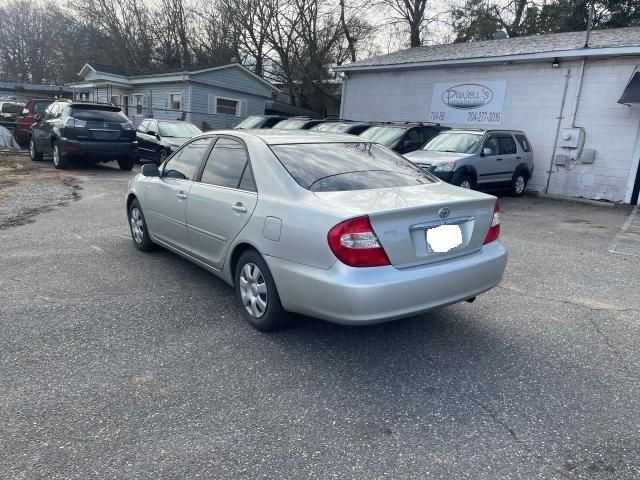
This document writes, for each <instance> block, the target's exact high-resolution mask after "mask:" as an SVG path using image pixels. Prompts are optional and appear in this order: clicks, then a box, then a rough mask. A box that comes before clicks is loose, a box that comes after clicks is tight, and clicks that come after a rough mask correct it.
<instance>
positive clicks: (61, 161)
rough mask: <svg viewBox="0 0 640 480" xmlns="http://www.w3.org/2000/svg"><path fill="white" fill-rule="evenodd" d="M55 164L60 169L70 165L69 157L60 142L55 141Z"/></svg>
mask: <svg viewBox="0 0 640 480" xmlns="http://www.w3.org/2000/svg"><path fill="white" fill-rule="evenodd" d="M53 166H54V167H56V168H58V169H60V170H64V169H66V168H68V167H69V159H68V158H67V157H66V156H65V155H64V154H63V153H62V151H61V150H60V145H58V142H53Z"/></svg>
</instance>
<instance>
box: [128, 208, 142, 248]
mask: <svg viewBox="0 0 640 480" xmlns="http://www.w3.org/2000/svg"><path fill="white" fill-rule="evenodd" d="M129 221H130V222H131V234H132V235H133V241H134V242H136V243H137V244H141V243H142V241H143V240H144V229H143V226H144V224H143V220H142V214H141V213H140V210H138V208H137V207H133V208H132V209H131V213H130V214H129Z"/></svg>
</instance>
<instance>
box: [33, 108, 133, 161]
mask: <svg viewBox="0 0 640 480" xmlns="http://www.w3.org/2000/svg"><path fill="white" fill-rule="evenodd" d="M29 153H30V155H31V159H32V160H34V161H35V160H42V155H43V154H45V153H51V154H52V155H53V164H54V166H55V167H56V168H67V167H68V166H69V161H70V160H71V159H82V160H83V161H85V162H108V161H111V160H117V161H118V165H119V166H120V168H121V169H122V170H131V169H132V168H133V165H134V163H135V159H136V156H137V155H138V142H137V141H136V131H135V129H134V128H133V125H132V124H131V122H130V121H129V119H128V118H127V117H126V116H125V115H124V114H123V113H122V110H120V109H119V108H118V107H114V106H113V105H109V104H104V103H87V102H72V101H70V100H59V101H56V102H53V103H52V104H51V105H49V106H48V107H47V109H46V110H45V111H44V114H42V115H38V116H37V117H36V123H34V124H33V125H32V127H31V129H30V132H29Z"/></svg>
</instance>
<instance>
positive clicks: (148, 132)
mask: <svg viewBox="0 0 640 480" xmlns="http://www.w3.org/2000/svg"><path fill="white" fill-rule="evenodd" d="M147 135H151V136H152V137H157V136H158V134H157V133H156V132H154V131H153V130H147Z"/></svg>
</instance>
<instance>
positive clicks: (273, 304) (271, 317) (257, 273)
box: [235, 250, 289, 332]
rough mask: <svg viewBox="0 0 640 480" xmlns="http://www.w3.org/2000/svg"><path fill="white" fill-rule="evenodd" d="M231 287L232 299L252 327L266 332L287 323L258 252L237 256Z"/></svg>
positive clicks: (267, 271) (269, 276)
mask: <svg viewBox="0 0 640 480" xmlns="http://www.w3.org/2000/svg"><path fill="white" fill-rule="evenodd" d="M235 283H236V296H237V297H238V300H240V304H241V306H242V311H243V313H244V316H245V318H246V320H247V321H248V322H249V323H250V324H251V326H252V327H254V328H256V329H258V330H261V331H263V332H270V331H273V330H277V329H279V328H282V327H284V326H285V325H286V324H287V323H288V320H289V317H288V314H287V312H285V311H284V309H283V308H282V304H281V303H280V296H279V295H278V290H277V288H276V284H275V282H274V281H273V277H272V276H271V271H270V270H269V267H268V266H267V263H266V262H265V261H264V259H263V258H262V256H261V255H260V254H259V253H258V252H256V251H255V250H247V251H246V252H244V253H243V254H242V255H241V256H240V259H239V260H238V264H237V265H236V271H235Z"/></svg>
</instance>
